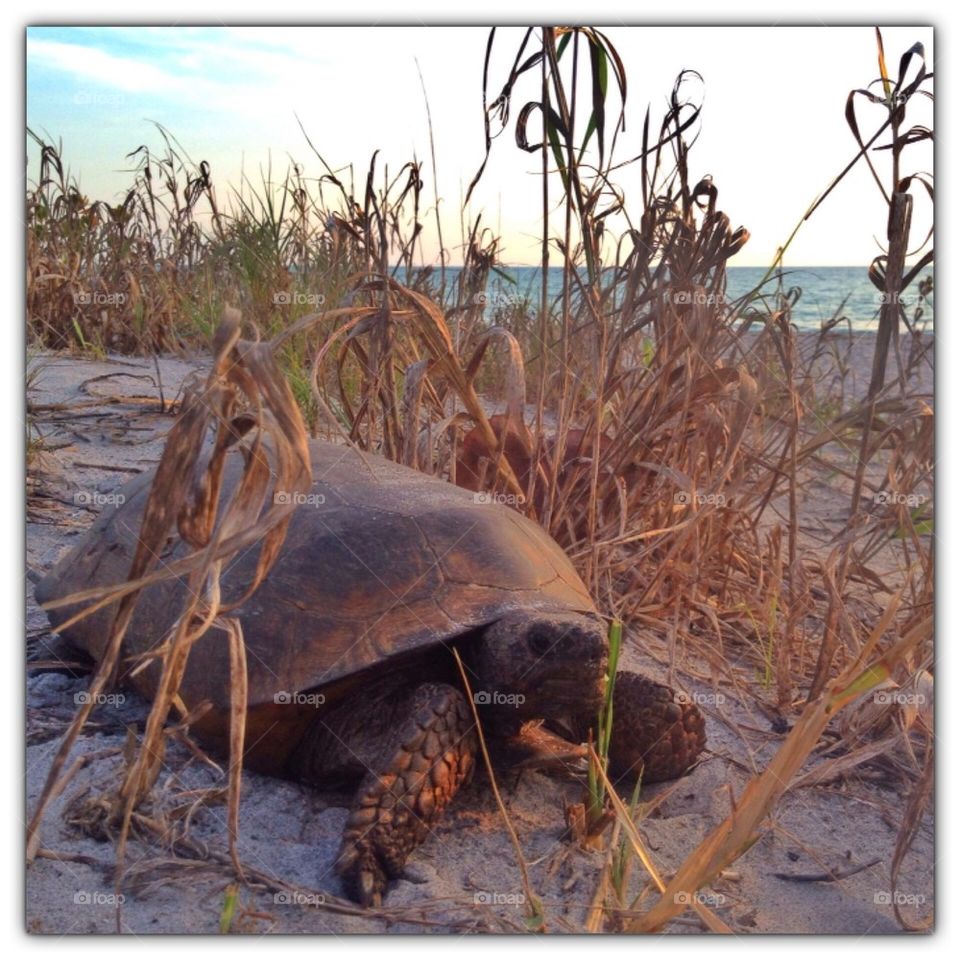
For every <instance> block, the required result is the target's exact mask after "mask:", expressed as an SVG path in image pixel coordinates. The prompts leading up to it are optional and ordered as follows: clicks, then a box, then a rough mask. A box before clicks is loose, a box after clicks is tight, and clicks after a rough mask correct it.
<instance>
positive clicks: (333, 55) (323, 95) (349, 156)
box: [26, 25, 934, 266]
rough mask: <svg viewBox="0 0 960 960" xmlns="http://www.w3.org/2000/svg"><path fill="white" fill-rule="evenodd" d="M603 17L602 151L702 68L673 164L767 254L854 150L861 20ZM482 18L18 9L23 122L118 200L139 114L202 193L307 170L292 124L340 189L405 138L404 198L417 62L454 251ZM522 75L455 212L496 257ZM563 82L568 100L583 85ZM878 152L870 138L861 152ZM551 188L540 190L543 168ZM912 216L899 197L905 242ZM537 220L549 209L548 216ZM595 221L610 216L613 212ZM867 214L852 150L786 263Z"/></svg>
mask: <svg viewBox="0 0 960 960" xmlns="http://www.w3.org/2000/svg"><path fill="white" fill-rule="evenodd" d="M603 29H604V32H605V33H606V34H607V36H608V37H609V39H610V41H611V42H612V43H613V45H614V46H615V47H616V48H617V50H618V51H619V53H620V56H621V58H622V60H623V62H624V65H625V68H626V73H627V78H628V81H627V82H628V88H627V99H626V130H625V132H623V133H621V134H620V135H619V140H618V144H617V154H616V155H617V157H618V158H620V159H623V160H627V159H629V158H630V157H633V156H635V155H636V154H637V153H638V152H639V149H640V142H641V134H642V127H643V118H644V113H645V111H646V110H647V108H648V106H649V107H650V110H651V117H652V120H653V122H654V124H655V125H658V123H659V119H660V117H661V116H662V114H663V111H664V108H665V106H666V103H667V98H668V96H669V94H670V91H671V89H672V87H673V83H674V79H675V78H676V76H677V74H678V73H679V72H680V71H681V70H683V69H690V70H696V71H698V72H699V73H700V74H701V75H702V77H703V82H702V84H700V83H698V82H691V83H690V84H689V87H688V89H689V92H690V93H691V94H692V95H694V96H696V97H697V98H699V99H702V102H703V112H702V114H701V117H700V121H699V124H698V128H699V135H698V140H697V142H696V143H695V145H694V146H693V149H692V152H691V155H690V161H691V173H692V176H693V177H694V178H695V179H696V178H699V177H700V176H703V175H708V174H709V175H711V176H712V177H713V179H714V183H715V184H716V186H717V188H718V190H719V196H718V205H719V207H720V208H721V209H723V210H724V211H725V212H726V213H727V214H728V216H729V217H730V220H731V221H732V226H734V227H737V226H740V225H743V226H745V227H747V229H748V230H749V231H750V233H751V240H750V242H749V243H748V244H747V245H746V246H745V247H744V249H743V251H742V252H741V253H740V254H739V255H738V256H737V258H736V259H735V260H734V261H733V262H734V263H735V264H737V265H743V266H766V265H768V264H769V263H770V262H771V260H772V259H773V257H774V255H775V253H776V250H777V248H778V247H779V246H780V245H781V244H783V243H784V242H785V241H786V239H787V238H788V236H789V235H790V233H791V231H792V230H793V228H794V226H795V225H796V224H797V222H798V220H799V219H800V218H801V217H802V216H803V214H804V212H805V211H806V210H807V208H808V207H809V205H810V203H811V202H812V201H813V200H814V199H815V198H816V197H817V196H818V195H819V194H820V193H821V191H822V190H823V189H824V188H825V187H826V186H827V185H828V184H829V183H830V181H831V180H832V179H833V177H834V176H835V175H836V174H837V173H839V172H840V170H841V169H842V168H843V167H844V166H845V165H846V164H847V163H848V162H849V161H850V160H851V159H852V158H853V157H854V155H855V154H856V151H857V147H856V144H855V141H854V139H853V137H852V135H851V133H850V130H849V128H848V126H847V123H846V120H845V118H844V109H845V106H846V100H847V95H848V92H849V91H850V90H851V89H854V88H863V87H866V86H868V85H869V84H870V82H871V81H872V80H873V79H874V78H875V77H877V76H878V68H877V56H876V44H875V40H874V32H873V29H872V28H871V27H866V26H856V27H797V26H779V27H743V26H727V27H718V26H712V27H662V26H657V27H646V26H632V27H631V26H622V25H620V26H610V27H605V28H603ZM488 33H489V31H488V29H487V28H485V27H468V26H460V27H412V26H411V27H395V26H394V27H332V26H327V27H232V28H231V27H196V26H191V27H119V28H105V27H75V28H66V27H31V28H28V31H27V60H26V63H27V78H26V118H27V125H28V126H29V127H30V128H31V129H33V130H34V131H35V132H37V133H38V134H41V135H42V136H45V137H48V138H51V139H53V140H54V141H62V144H63V156H64V159H65V161H66V163H67V164H68V165H69V167H70V170H71V172H72V173H73V174H75V175H76V177H77V179H78V180H79V183H80V187H81V189H82V191H83V192H84V193H85V194H86V195H87V196H88V197H90V198H91V199H101V200H108V201H113V202H116V201H117V200H118V199H121V198H122V196H123V194H124V193H125V191H126V188H127V187H129V185H130V184H131V182H132V174H131V173H130V172H129V171H130V166H131V161H130V160H129V159H127V158H126V155H127V154H129V153H130V152H131V151H133V150H135V149H136V148H137V147H139V146H140V145H141V144H146V145H148V146H149V147H150V148H151V150H159V149H160V147H161V145H162V144H161V140H160V135H159V132H158V131H157V128H156V126H155V124H158V123H159V124H161V125H163V126H164V127H166V128H167V129H168V130H169V131H170V132H171V133H172V134H173V135H174V136H175V137H176V138H177V140H178V141H179V143H180V144H181V145H182V146H183V148H184V149H185V150H186V152H187V154H189V156H190V157H191V158H192V159H193V160H194V161H196V162H199V161H201V160H205V161H207V162H208V163H209V164H210V167H211V173H212V177H213V181H214V183H215V184H216V186H217V195H218V200H219V202H220V203H221V204H224V203H226V202H228V201H229V199H230V194H231V191H232V190H233V189H235V188H236V187H238V186H239V185H240V184H241V182H242V180H243V178H244V177H246V178H248V179H250V180H251V181H253V182H254V183H259V182H260V179H261V176H262V175H267V172H268V171H270V176H271V177H272V179H273V180H281V179H282V176H283V173H284V172H285V170H286V169H287V167H288V164H289V163H290V162H291V160H293V161H296V162H297V163H299V164H300V165H301V166H302V168H303V171H304V174H305V175H306V176H307V177H308V178H314V177H317V176H319V175H320V174H321V173H322V172H323V169H322V166H321V164H320V161H319V160H318V159H317V158H316V156H315V155H314V154H313V152H312V151H311V149H310V147H309V145H308V144H307V142H306V139H305V137H304V134H303V132H302V131H301V129H300V123H302V125H303V128H304V130H305V131H306V133H307V134H308V135H309V137H310V140H311V141H312V142H313V144H314V146H315V147H316V148H317V150H318V151H319V152H320V153H321V154H322V156H323V157H324V159H325V160H326V162H327V163H328V164H329V165H330V166H331V167H332V168H334V169H336V170H342V169H345V168H348V167H349V166H350V165H352V167H353V170H354V174H355V176H356V180H357V184H358V188H359V187H360V186H362V182H363V178H364V177H365V175H366V170H367V167H368V165H369V162H370V157H371V155H372V153H373V151H374V150H379V151H380V154H379V160H380V162H381V164H385V165H386V168H387V170H388V171H392V172H397V171H399V170H400V168H401V167H402V165H403V164H404V163H405V162H406V161H408V160H409V159H411V158H412V157H414V156H416V157H417V158H418V159H419V160H421V161H423V162H424V168H423V172H424V179H425V191H424V200H425V201H426V202H429V204H431V205H432V203H433V196H434V176H433V168H432V162H431V152H430V139H429V127H428V123H427V112H426V107H425V103H424V93H423V88H422V87H421V80H420V76H419V74H418V66H419V71H420V72H421V73H422V76H423V85H424V87H425V89H426V95H427V98H428V100H429V107H430V113H431V116H432V122H433V135H434V149H435V155H436V162H437V171H436V189H437V193H438V194H439V197H440V213H441V225H442V230H443V234H444V243H445V246H446V247H447V249H448V252H449V254H450V261H451V262H454V263H457V262H460V259H461V246H460V244H461V223H462V217H461V201H462V196H463V194H464V192H465V190H466V187H467V185H468V184H469V182H470V180H471V179H472V177H473V175H474V173H475V172H476V171H477V169H478V168H479V166H480V163H481V161H482V160H483V154H484V139H483V119H482V99H481V94H482V74H483V61H484V52H485V49H486V44H487V37H488ZM523 33H524V31H523V29H522V28H520V27H506V28H502V29H501V30H498V31H497V36H496V40H495V45H494V55H493V59H492V61H491V71H490V87H491V99H492V98H493V96H495V95H496V92H497V91H499V89H500V87H501V86H502V84H503V82H504V80H505V79H506V76H507V73H508V71H509V67H510V64H511V63H512V60H513V57H514V56H515V54H516V51H517V48H518V47H519V44H520V42H521V40H522V37H523ZM883 34H884V41H885V47H886V54H887V62H888V65H889V69H890V70H891V71H895V70H896V65H897V63H898V61H899V56H900V54H901V52H903V51H904V50H906V49H907V48H908V47H910V46H911V45H912V44H913V43H915V42H917V41H920V42H922V43H923V44H924V47H925V49H926V54H927V65H928V69H932V68H933V67H934V56H933V31H932V30H931V29H930V28H929V27H895V28H894V27H889V28H884V30H883ZM534 73H537V74H538V73H539V71H531V74H530V75H528V76H527V77H526V78H524V79H523V80H521V82H520V84H519V85H518V88H517V91H516V94H515V98H514V102H513V107H512V111H511V128H510V129H508V130H506V131H505V132H504V134H503V136H501V137H500V138H498V139H497V140H495V141H494V144H493V150H492V153H491V156H490V160H489V162H488V164H487V168H486V171H485V173H484V176H483V178H482V180H481V181H480V184H479V185H478V187H477V188H476V190H475V191H474V195H473V197H472V198H471V203H470V210H469V211H468V217H467V219H468V220H469V221H472V220H473V218H475V217H476V216H477V214H479V213H482V214H483V217H484V223H486V224H487V225H488V226H489V227H490V228H491V229H492V230H493V231H494V232H495V233H497V234H498V235H500V236H501V237H502V247H501V257H502V259H503V261H504V262H507V263H520V264H532V263H537V262H539V257H540V247H539V244H540V240H539V232H540V222H541V217H540V209H541V207H540V204H541V187H540V179H539V170H540V157H539V154H527V153H524V152H523V151H521V150H519V149H518V148H517V146H516V144H515V142H514V137H513V131H512V124H513V122H514V121H515V119H516V116H517V114H518V112H519V108H520V107H521V105H522V104H523V103H525V102H526V101H528V100H532V99H535V98H537V97H538V95H539V77H538V76H537V77H534V76H533V74H534ZM874 89H876V88H874ZM579 91H580V92H579V96H580V97H581V103H583V102H586V101H585V100H584V99H583V98H586V97H588V96H589V88H588V86H587V85H586V84H584V85H583V86H582V87H580V88H579ZM610 104H611V106H610V107H608V116H611V117H612V116H613V115H614V114H615V112H616V110H617V109H618V108H619V105H618V104H617V102H616V97H615V95H613V97H612V99H611V101H610ZM918 106H919V109H916V112H915V114H914V115H913V117H912V118H911V122H912V123H922V124H925V125H932V108H931V107H929V106H925V105H918ZM858 116H859V117H860V118H861V127H862V129H864V130H868V129H870V130H872V129H873V128H874V127H875V126H877V125H879V123H881V122H882V120H883V108H882V107H877V106H871V105H869V104H866V103H865V102H864V103H863V105H861V106H860V107H859V113H858ZM298 121H299V122H298ZM609 122H610V121H609V120H608V123H609ZM531 129H533V127H532V128H531ZM37 156H38V151H37V150H36V149H35V148H34V147H33V146H32V145H31V144H30V143H28V152H27V159H28V168H27V178H28V181H32V180H34V179H35V178H36V176H37V172H38V165H37ZM888 156H889V154H880V155H877V161H878V163H880V164H881V165H882V164H883V162H884V161H885V160H886V158H887V157H888ZM932 164H933V159H932V149H931V148H930V147H929V145H923V146H921V147H918V148H915V149H914V152H913V155H912V156H909V157H908V160H907V165H908V167H909V168H911V169H914V170H927V171H930V172H932ZM380 169H381V171H382V166H381V168H380ZM881 169H883V167H882V166H881ZM381 176H382V172H381ZM554 179H556V178H554ZM618 184H619V186H620V188H621V189H622V190H623V192H624V195H625V197H626V201H627V208H628V210H636V209H637V208H638V206H639V198H640V172H639V168H638V166H628V167H625V168H623V169H622V170H621V171H620V173H619V174H618ZM552 190H553V191H554V196H556V194H557V192H558V191H559V185H558V183H554V184H553V186H552ZM930 215H931V211H930V210H929V207H926V206H924V201H923V200H922V199H921V198H919V197H918V199H917V207H916V208H915V214H914V216H915V222H916V223H917V224H918V229H919V230H920V233H918V234H917V240H920V239H922V233H923V232H925V230H926V227H927V226H928V225H929V221H930ZM424 220H425V227H426V235H427V238H428V239H427V240H426V241H425V245H424V255H425V257H426V258H427V259H431V258H434V257H436V254H437V249H438V246H437V242H436V232H435V230H434V229H433V214H432V212H431V213H430V214H429V216H428V217H424ZM552 222H553V224H554V225H555V226H556V227H560V226H561V223H562V221H561V220H560V219H559V217H558V216H557V215H556V214H554V217H553V221H552ZM920 224H922V227H920V226H919V225H920ZM611 225H612V226H614V227H617V228H618V229H622V228H624V227H625V226H626V221H624V220H623V219H622V218H621V220H620V221H619V222H615V221H612V222H611ZM884 229H885V208H884V205H883V200H882V197H881V195H880V192H879V190H878V188H877V186H876V184H875V183H874V182H873V179H872V177H871V176H870V174H869V172H868V170H867V168H866V166H865V165H864V164H863V163H861V164H859V165H858V167H857V168H856V169H855V170H854V171H853V173H852V174H851V175H850V176H849V177H848V178H847V179H846V180H845V181H844V182H843V183H842V184H841V185H840V186H839V187H838V189H837V190H836V191H835V192H834V193H833V194H832V195H831V196H830V197H829V198H828V199H827V201H826V202H825V204H824V205H823V207H821V209H820V210H819V211H818V212H817V213H816V214H815V215H814V216H813V217H812V218H811V219H810V220H809V221H808V222H807V223H806V224H805V225H804V226H803V228H802V229H801V231H800V232H799V234H798V235H797V237H796V239H795V240H794V242H793V244H792V246H791V247H790V249H789V251H788V253H787V256H786V263H787V264H788V265H790V266H801V265H863V264H867V263H869V262H870V260H872V259H873V257H874V256H876V255H877V253H879V252H880V245H879V244H880V242H881V241H882V239H883V236H884ZM915 232H916V231H915Z"/></svg>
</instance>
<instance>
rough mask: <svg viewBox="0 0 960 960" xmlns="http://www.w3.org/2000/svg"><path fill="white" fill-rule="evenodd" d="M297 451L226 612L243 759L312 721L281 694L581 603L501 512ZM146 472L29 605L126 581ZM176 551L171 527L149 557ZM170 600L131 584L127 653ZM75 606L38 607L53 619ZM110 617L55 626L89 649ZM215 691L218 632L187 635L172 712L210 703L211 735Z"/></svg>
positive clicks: (547, 557)
mask: <svg viewBox="0 0 960 960" xmlns="http://www.w3.org/2000/svg"><path fill="white" fill-rule="evenodd" d="M310 452H311V460H312V468H313V478H314V480H313V488H312V491H311V495H310V496H309V497H306V498H304V500H305V502H301V503H300V504H299V505H298V506H297V508H296V509H295V511H294V513H293V516H292V520H291V523H290V527H289V530H288V532H287V537H286V540H285V542H284V544H283V548H282V550H281V552H280V555H279V557H278V559H277V561H276V563H275V565H274V566H273V568H272V569H271V570H270V572H269V574H268V575H267V577H266V579H265V580H264V582H263V583H262V584H261V585H260V587H259V589H258V590H257V591H256V592H255V593H254V594H253V596H252V597H250V598H249V599H248V600H247V601H246V602H245V603H244V604H243V606H242V607H240V608H238V609H237V610H236V611H233V612H232V613H231V616H236V617H237V618H239V620H240V623H241V625H242V627H243V636H244V642H245V645H246V659H247V672H248V708H249V712H248V721H247V723H248V735H247V742H248V745H250V744H251V742H252V741H253V740H254V739H255V738H257V737H259V738H260V740H263V739H264V738H266V739H267V740H268V743H267V744H263V745H262V746H261V752H264V753H266V755H267V758H268V759H267V762H266V763H260V764H256V763H255V764H254V765H255V766H256V765H259V766H266V767H268V768H269V767H271V766H275V765H276V759H277V757H278V756H282V754H283V753H284V751H283V750H282V749H279V750H278V737H286V738H288V739H289V738H292V737H295V736H297V731H298V730H300V729H302V726H303V722H305V721H306V720H307V719H308V715H315V714H314V709H315V704H313V705H312V704H311V703H310V702H309V700H310V698H306V700H307V701H308V702H303V701H304V698H302V697H294V696H293V695H294V694H302V693H304V692H307V691H317V690H324V691H326V694H325V697H324V698H323V699H324V700H325V701H326V702H329V701H330V700H332V699H342V697H343V696H345V695H346V694H347V693H348V692H349V691H350V690H351V689H353V688H355V684H353V683H351V682H350V681H351V678H354V677H357V676H358V675H362V674H363V675H367V676H369V671H383V670H400V671H402V670H404V669H409V667H410V664H411V662H412V661H415V660H416V658H418V657H423V656H442V655H443V656H445V655H446V654H445V653H444V652H443V651H442V650H440V649H439V645H440V644H442V643H444V642H446V641H450V640H454V639H457V638H460V637H462V636H463V635H466V634H469V633H470V631H472V630H474V629H476V628H478V627H481V626H484V625H486V624H489V623H492V622H494V621H496V620H499V619H500V618H501V617H503V616H505V615H506V614H510V613H516V612H530V613H531V614H535V613H538V612H578V613H594V612H595V608H594V605H593V602H592V600H591V599H590V596H589V593H588V592H587V589H586V587H585V586H584V584H583V582H582V581H581V579H580V577H579V576H578V575H577V573H576V571H575V570H574V568H573V565H572V564H571V563H570V560H569V558H568V557H567V556H566V554H565V553H564V552H563V550H562V549H561V548H560V547H559V546H558V545H557V544H556V543H555V542H554V541H553V540H552V539H551V538H550V536H549V535H548V534H547V533H546V532H545V531H544V530H543V529H542V528H541V527H539V526H538V525H537V524H536V523H534V522H533V521H531V520H529V519H527V518H526V517H524V516H521V515H520V514H519V513H517V512H516V511H514V510H511V509H508V508H507V507H503V506H500V505H498V504H496V503H490V502H487V501H488V498H487V497H486V496H485V495H483V494H474V493H471V492H469V491H466V490H463V489H460V488H458V487H456V486H453V485H452V484H449V483H447V482H445V481H442V480H438V479H435V478H432V477H428V476H426V475H424V474H422V473H418V472H417V471H415V470H411V469H409V468H407V467H403V466H400V465H398V464H396V463H393V462H391V461H389V460H386V459H384V458H382V457H379V456H375V455H372V454H360V453H358V452H357V451H355V450H354V449H352V448H350V447H346V446H341V445H337V444H331V443H327V442H324V441H320V440H312V441H310ZM241 471H242V459H241V455H240V454H239V453H231V454H230V455H229V456H228V459H227V464H226V467H225V471H224V490H229V489H231V488H232V487H233V485H235V484H236V483H237V482H238V480H239V477H240V475H241ZM152 478H153V471H150V472H147V473H145V474H141V475H140V476H139V477H137V478H136V479H134V480H133V481H131V482H130V483H128V484H127V485H125V486H124V487H123V488H122V489H121V491H120V493H122V494H123V497H124V499H123V501H121V502H120V505H119V506H117V507H115V508H110V509H108V510H106V511H105V512H104V513H103V514H102V515H101V516H100V518H99V519H98V520H97V522H96V523H95V524H94V525H93V527H92V528H91V529H90V530H89V531H88V533H87V534H86V535H85V536H84V538H83V539H82V541H81V542H80V543H79V544H78V545H77V546H76V547H75V548H74V549H72V550H71V551H69V553H68V554H67V555H66V556H65V557H63V558H62V559H61V560H60V562H59V563H58V564H57V565H56V566H55V567H54V569H53V570H52V571H51V572H50V573H49V574H48V575H47V576H46V577H45V578H44V579H43V580H42V581H41V582H40V584H39V585H38V587H37V599H38V601H39V602H41V603H44V602H46V601H48V600H53V599H58V598H62V597H65V596H67V595H68V594H71V593H74V592H76V591H79V590H84V589H87V588H89V587H92V586H100V585H109V584H114V583H121V582H122V581H123V580H124V579H125V578H126V576H127V573H128V570H129V567H130V563H131V561H132V559H133V554H134V550H135V545H136V538H137V534H138V531H139V529H140V521H141V519H142V515H143V510H144V507H145V505H146V501H147V497H148V494H149V489H150V483H151V481H152ZM118 499H119V498H118ZM188 549H189V548H188V547H187V546H186V545H185V544H183V543H182V542H181V541H180V540H179V538H174V537H171V538H170V541H169V542H168V549H167V551H166V553H164V554H163V555H162V556H161V563H162V562H163V561H164V560H167V561H169V559H170V558H171V557H173V558H176V557H179V556H182V555H184V554H185V553H186V552H188ZM258 552H259V551H258V548H257V547H252V548H250V549H249V550H248V551H246V552H245V553H243V554H242V555H240V556H238V557H235V558H234V559H233V560H232V561H231V562H230V563H229V564H228V565H227V566H226V568H225V570H224V571H223V573H222V575H221V588H222V591H223V596H224V599H225V600H227V601H229V600H230V599H231V598H239V597H240V596H241V595H242V594H243V591H244V590H245V588H246V587H247V585H248V584H249V583H250V582H251V581H252V579H253V575H254V571H255V569H256V564H257V556H258ZM185 594H186V586H185V584H184V583H183V582H182V581H180V580H178V579H176V578H173V579H171V580H167V581H164V582H161V583H158V584H155V585H153V586H151V587H148V588H147V589H145V590H144V591H143V592H142V593H141V596H140V599H139V601H138V603H137V606H136V610H135V613H134V617H133V620H132V622H131V624H130V628H129V629H128V631H127V635H126V637H125V640H124V654H125V656H126V657H127V658H129V657H136V656H137V655H140V654H143V653H145V652H147V651H149V650H151V649H152V648H153V647H155V646H156V645H157V644H158V643H159V642H161V641H162V640H163V638H164V636H165V635H166V633H167V632H168V631H169V629H170V628H171V627H172V625H173V624H174V622H175V620H176V617H177V614H178V612H179V611H180V610H181V609H182V603H183V601H184V597H185ZM76 609H78V608H76V607H73V608H69V607H68V608H60V609H55V610H52V611H51V612H50V617H51V620H52V622H53V624H54V626H55V627H56V625H57V624H59V623H62V622H64V621H65V620H66V619H67V617H68V616H70V615H72V613H73V612H75V610H76ZM115 611H116V605H115V604H113V605H110V606H108V607H105V608H104V609H102V610H100V611H98V612H97V613H96V614H94V615H91V616H90V617H87V618H85V619H84V620H81V621H80V622H79V623H77V624H75V625H73V626H72V627H70V628H69V629H67V630H66V631H65V636H66V637H67V639H69V640H71V641H72V642H73V643H75V644H77V645H78V646H80V647H82V648H84V649H85V650H87V651H88V652H89V653H90V654H91V655H92V656H93V657H94V658H95V659H99V658H100V657H101V656H102V653H103V650H104V647H105V644H106V641H107V638H108V634H109V630H110V626H111V624H112V620H113V616H114V614H115ZM433 648H437V649H436V650H434V649H433ZM126 662H127V663H129V660H127V661H126ZM158 680H159V666H158V665H157V664H156V663H154V664H152V665H151V666H150V667H148V668H147V669H145V670H140V671H139V672H138V673H137V674H136V675H135V676H134V677H133V678H132V683H133V684H134V686H136V687H137V688H138V689H139V690H140V692H142V693H143V694H144V695H146V696H147V697H150V696H152V694H153V693H154V691H155V689H156V685H157V682H158ZM229 688H230V657H229V648H228V643H227V638H226V635H225V634H224V633H223V632H222V631H221V630H219V629H215V628H212V629H210V630H209V631H208V632H207V633H206V634H205V635H204V636H203V637H202V638H200V639H199V640H198V641H197V642H196V643H195V645H194V647H193V649H192V651H191V654H190V659H189V662H188V665H187V671H186V674H185V676H184V680H183V683H182V684H181V687H180V696H181V699H182V701H183V703H184V704H185V705H186V707H187V708H188V709H191V710H192V709H193V708H194V707H196V706H197V705H198V704H200V703H201V702H203V701H209V702H210V704H212V710H211V711H210V712H209V713H208V714H207V716H206V718H205V720H204V721H203V723H202V724H201V726H200V730H201V735H202V734H203V733H205V734H206V735H207V737H208V738H213V739H217V740H222V739H223V737H225V735H226V724H227V723H228V719H227V717H228V713H227V710H228V707H229ZM294 700H295V701H298V702H291V701H294ZM195 729H196V727H195ZM279 742H280V743H282V742H283V741H282V740H280V741H279Z"/></svg>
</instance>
